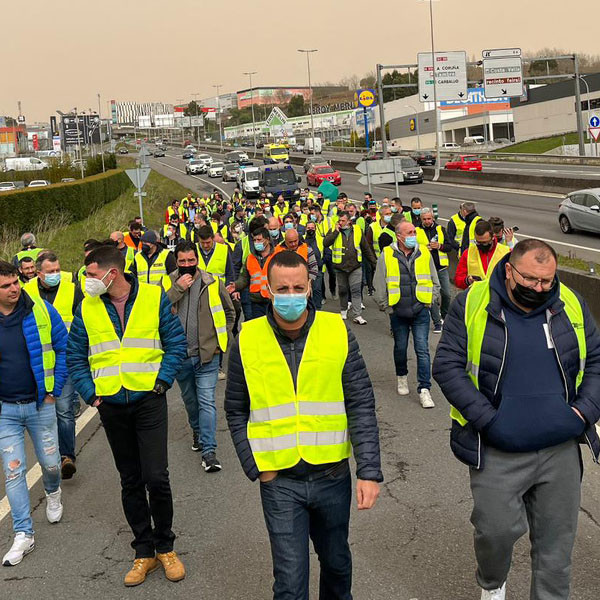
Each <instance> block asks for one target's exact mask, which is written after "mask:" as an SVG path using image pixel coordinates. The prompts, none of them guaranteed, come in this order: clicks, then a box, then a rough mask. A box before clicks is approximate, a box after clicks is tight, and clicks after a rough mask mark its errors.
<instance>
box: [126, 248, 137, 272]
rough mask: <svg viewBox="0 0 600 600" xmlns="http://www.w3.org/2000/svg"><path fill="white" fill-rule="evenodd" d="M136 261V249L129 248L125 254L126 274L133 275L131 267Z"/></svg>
mask: <svg viewBox="0 0 600 600" xmlns="http://www.w3.org/2000/svg"><path fill="white" fill-rule="evenodd" d="M134 260H135V249H134V248H132V247H131V246H127V252H126V253H125V273H131V265H132V264H133V261H134Z"/></svg>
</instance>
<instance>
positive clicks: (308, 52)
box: [298, 50, 318, 156]
mask: <svg viewBox="0 0 600 600" xmlns="http://www.w3.org/2000/svg"><path fill="white" fill-rule="evenodd" d="M298 52H303V53H304V54H306V66H307V68H308V94H309V98H310V131H311V136H312V153H313V156H314V155H315V154H316V152H315V123H314V120H313V95H312V84H311V82H310V55H311V54H312V53H313V52H318V50H298Z"/></svg>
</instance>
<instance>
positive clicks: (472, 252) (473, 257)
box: [467, 244, 510, 281]
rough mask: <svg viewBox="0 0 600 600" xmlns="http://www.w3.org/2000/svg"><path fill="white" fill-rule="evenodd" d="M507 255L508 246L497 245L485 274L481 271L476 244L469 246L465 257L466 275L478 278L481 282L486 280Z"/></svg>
mask: <svg viewBox="0 0 600 600" xmlns="http://www.w3.org/2000/svg"><path fill="white" fill-rule="evenodd" d="M509 253H510V248H508V246H502V245H500V244H497V245H496V249H495V250H494V254H493V255H492V260H490V262H489V264H488V268H487V273H486V272H485V270H484V269H483V263H482V262H481V256H480V254H479V249H478V248H477V244H470V245H469V250H468V255H467V273H468V274H469V275H470V276H471V277H480V278H481V280H482V281H483V280H484V279H488V278H489V277H490V275H491V274H492V272H493V270H494V269H495V268H496V265H497V264H498V263H499V262H500V261H501V260H502V259H503V258H504V257H505V256H506V255H507V254H509Z"/></svg>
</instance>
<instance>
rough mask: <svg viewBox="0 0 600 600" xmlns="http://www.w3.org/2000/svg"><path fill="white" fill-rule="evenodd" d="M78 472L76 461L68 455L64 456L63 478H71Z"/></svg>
mask: <svg viewBox="0 0 600 600" xmlns="http://www.w3.org/2000/svg"><path fill="white" fill-rule="evenodd" d="M75 473H77V467H76V466H75V461H74V460H73V459H72V458H69V457H68V456H63V457H62V461H61V464H60V475H61V477H62V479H71V477H73V475H75Z"/></svg>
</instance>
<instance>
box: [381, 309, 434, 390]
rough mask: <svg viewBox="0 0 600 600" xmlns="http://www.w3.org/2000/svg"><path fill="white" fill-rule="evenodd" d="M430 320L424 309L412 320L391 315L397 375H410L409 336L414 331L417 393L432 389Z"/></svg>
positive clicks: (427, 310) (428, 313)
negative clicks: (408, 357)
mask: <svg viewBox="0 0 600 600" xmlns="http://www.w3.org/2000/svg"><path fill="white" fill-rule="evenodd" d="M429 318H430V311H429V309H428V308H427V307H424V308H423V309H422V310H421V312H420V313H419V314H418V315H417V316H416V317H414V318H412V319H405V318H402V317H397V316H396V315H395V314H393V313H392V314H391V315H390V325H391V326H392V333H393V334H394V364H395V366H396V375H397V376H398V377H402V376H403V375H408V359H407V350H408V335H409V333H410V331H411V329H412V334H413V342H414V346H415V354H416V355H417V381H418V386H417V392H420V391H421V390H422V389H427V390H429V389H431V358H430V356H429Z"/></svg>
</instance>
